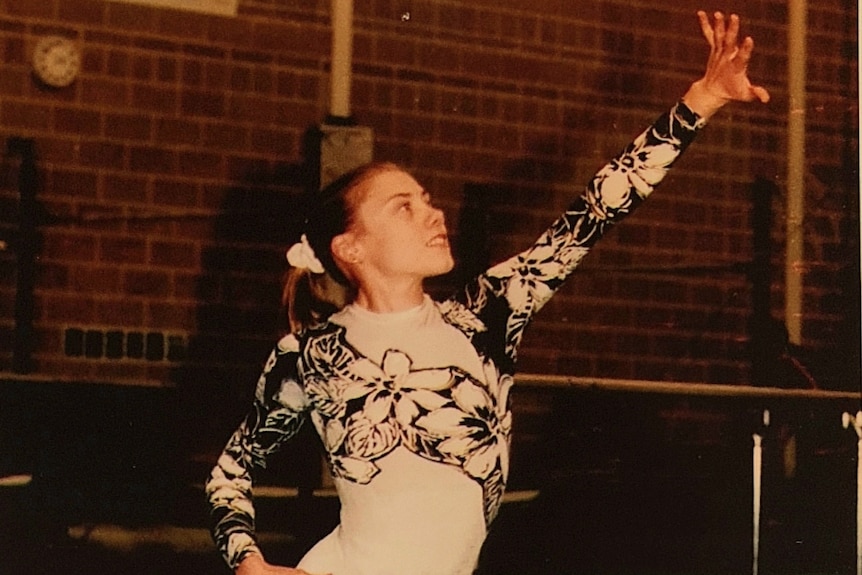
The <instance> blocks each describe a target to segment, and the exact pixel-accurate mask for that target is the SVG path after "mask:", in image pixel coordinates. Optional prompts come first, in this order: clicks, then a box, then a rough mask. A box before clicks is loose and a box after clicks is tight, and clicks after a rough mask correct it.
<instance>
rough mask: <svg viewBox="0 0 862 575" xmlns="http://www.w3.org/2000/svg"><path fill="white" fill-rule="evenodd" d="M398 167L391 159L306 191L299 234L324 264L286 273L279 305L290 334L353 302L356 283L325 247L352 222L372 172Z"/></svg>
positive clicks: (348, 173) (377, 172)
mask: <svg viewBox="0 0 862 575" xmlns="http://www.w3.org/2000/svg"><path fill="white" fill-rule="evenodd" d="M400 170H401V168H400V167H399V166H397V165H396V164H393V163H391V162H372V163H369V164H364V165H362V166H360V167H358V168H356V169H354V170H352V171H350V172H347V173H346V174H344V175H342V176H340V177H339V178H337V179H335V180H333V181H332V182H331V183H329V184H328V185H327V186H325V187H324V188H323V189H322V190H320V191H319V192H314V193H312V194H310V198H309V201H308V202H307V206H306V214H307V215H306V218H305V224H304V226H303V227H304V229H303V231H302V233H304V234H305V236H306V238H307V240H308V243H309V245H310V246H311V248H312V249H313V250H314V254H315V256H317V259H318V260H320V263H321V264H323V268H324V273H322V274H315V273H312V272H311V271H310V270H308V269H304V268H296V267H291V268H290V269H289V270H288V271H287V275H286V278H285V282H284V291H283V293H282V305H283V306H284V309H285V315H286V317H287V322H288V326H289V328H290V331H291V333H299V332H301V331H303V330H305V329H307V328H309V327H312V326H314V325H316V324H319V323H321V322H323V321H326V319H327V318H329V316H330V315H332V314H333V313H335V312H336V311H338V310H340V309H341V308H343V307H344V306H345V305H347V304H348V303H350V302H351V301H352V300H353V298H354V296H355V295H356V286H354V285H353V284H352V282H351V281H350V278H348V277H347V275H346V274H345V273H344V270H342V269H340V268H339V267H338V265H337V264H336V262H335V259H334V258H333V256H332V250H331V247H330V246H331V244H332V240H333V238H335V237H336V236H339V235H341V234H343V233H344V232H346V231H347V230H348V229H349V228H350V226H351V225H352V224H353V218H354V215H355V213H356V208H357V206H358V205H359V203H360V202H361V201H362V197H363V194H362V192H363V190H364V189H365V186H366V184H368V182H369V181H370V180H371V179H372V178H373V177H374V176H376V175H377V174H381V173H385V172H390V171H400Z"/></svg>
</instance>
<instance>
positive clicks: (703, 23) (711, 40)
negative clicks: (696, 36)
mask: <svg viewBox="0 0 862 575" xmlns="http://www.w3.org/2000/svg"><path fill="white" fill-rule="evenodd" d="M697 19H698V20H699V21H700V30H701V32H703V37H704V38H706V41H707V43H708V44H709V46H710V48H715V32H714V30H713V29H712V24H710V23H709V16H707V15H706V12H704V11H703V10H698V11H697Z"/></svg>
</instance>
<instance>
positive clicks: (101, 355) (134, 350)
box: [63, 327, 188, 362]
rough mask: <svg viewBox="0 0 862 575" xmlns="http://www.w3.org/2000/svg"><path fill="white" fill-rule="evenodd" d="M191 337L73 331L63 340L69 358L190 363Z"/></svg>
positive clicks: (119, 330)
mask: <svg viewBox="0 0 862 575" xmlns="http://www.w3.org/2000/svg"><path fill="white" fill-rule="evenodd" d="M187 350H188V337H187V336H186V335H185V334H174V333H165V332H161V331H148V332H143V331H124V330H121V329H115V328H108V329H105V328H98V327H69V328H66V330H65V333H64V336H63V351H64V353H65V354H66V356H67V357H80V358H86V359H108V360H123V359H126V360H140V361H153V362H158V361H167V362H178V361H183V360H185V359H186V352H187Z"/></svg>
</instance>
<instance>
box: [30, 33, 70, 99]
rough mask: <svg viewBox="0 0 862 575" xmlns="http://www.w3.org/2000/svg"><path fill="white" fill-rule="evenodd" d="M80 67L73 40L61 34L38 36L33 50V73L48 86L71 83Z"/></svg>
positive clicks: (57, 86) (58, 86) (63, 85)
mask: <svg viewBox="0 0 862 575" xmlns="http://www.w3.org/2000/svg"><path fill="white" fill-rule="evenodd" d="M80 68H81V55H80V53H79V52H78V47H77V46H76V45H75V42H73V41H72V40H70V39H69V38H64V37H62V36H45V37H43V38H40V39H39V41H38V42H37V43H36V47H35V48H34V50H33V73H34V74H35V75H36V77H37V78H38V79H39V80H41V81H42V82H43V83H45V84H46V85H48V86H52V87H54V88H63V87H65V86H68V85H69V84H71V83H72V82H73V81H74V80H75V77H77V75H78V71H79V70H80Z"/></svg>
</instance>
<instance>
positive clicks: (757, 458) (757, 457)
mask: <svg viewBox="0 0 862 575" xmlns="http://www.w3.org/2000/svg"><path fill="white" fill-rule="evenodd" d="M752 437H753V438H754V456H753V460H754V461H753V466H752V467H753V469H754V498H753V500H754V514H753V530H752V534H753V535H752V557H753V559H752V562H751V575H757V567H758V562H759V560H760V481H761V476H762V471H763V448H762V446H761V445H762V442H763V437H762V436H761V435H759V434H757V433H755V434H753V435H752Z"/></svg>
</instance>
